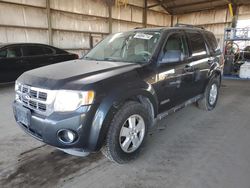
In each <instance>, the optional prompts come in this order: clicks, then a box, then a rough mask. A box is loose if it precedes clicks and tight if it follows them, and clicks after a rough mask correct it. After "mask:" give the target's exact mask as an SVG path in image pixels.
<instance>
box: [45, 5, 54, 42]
mask: <svg viewBox="0 0 250 188" xmlns="http://www.w3.org/2000/svg"><path fill="white" fill-rule="evenodd" d="M46 10H47V21H48V37H49V44H50V45H53V40H52V25H51V11H50V0H46Z"/></svg>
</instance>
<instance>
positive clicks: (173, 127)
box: [0, 80, 250, 188]
mask: <svg viewBox="0 0 250 188" xmlns="http://www.w3.org/2000/svg"><path fill="white" fill-rule="evenodd" d="M13 87H14V86H13V85H7V86H1V87H0V129H1V132H0V133H1V134H0V148H1V150H0V187H25V188H28V187H74V188H77V187H81V188H83V187H91V188H95V187H97V188H99V187H105V188H110V187H112V188H116V187H119V188H122V187H126V188H130V187H131V188H148V187H150V188H151V187H159V188H161V187H162V188H163V187H164V188H201V187H202V188H249V187H250V147H249V146H250V110H249V109H250V81H239V80H237V81H236V80H224V81H223V85H222V88H221V92H220V98H219V101H218V104H217V107H216V109H215V110H213V111H211V112H205V111H202V110H200V109H198V108H196V107H195V106H194V105H190V106H188V107H186V108H184V109H182V110H180V111H179V112H177V113H175V114H172V115H170V116H168V117H167V118H165V119H163V120H161V121H160V122H158V124H157V127H158V128H157V129H155V130H153V131H151V134H149V135H148V137H147V140H146V144H145V146H144V148H143V151H142V153H141V155H140V157H139V158H138V159H137V160H135V161H133V162H131V163H129V164H126V165H122V166H119V165H116V164H113V163H111V162H109V161H108V160H107V159H106V158H104V157H103V156H102V154H101V153H94V154H91V155H89V156H88V157H85V158H80V157H74V156H70V155H67V154H65V153H63V152H61V151H58V150H56V149H55V148H53V147H50V146H48V145H45V144H43V143H40V142H39V141H36V140H35V139H34V138H32V137H30V136H28V135H26V134H25V133H24V132H23V131H22V130H21V129H20V128H19V127H18V126H17V125H16V123H15V121H14V119H13V115H12V109H11V102H12V100H13V98H14V92H13Z"/></svg>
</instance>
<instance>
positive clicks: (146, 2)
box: [143, 0, 148, 27]
mask: <svg viewBox="0 0 250 188" xmlns="http://www.w3.org/2000/svg"><path fill="white" fill-rule="evenodd" d="M147 10H148V0H144V9H143V27H147V16H148V15H147V14H148V11H147Z"/></svg>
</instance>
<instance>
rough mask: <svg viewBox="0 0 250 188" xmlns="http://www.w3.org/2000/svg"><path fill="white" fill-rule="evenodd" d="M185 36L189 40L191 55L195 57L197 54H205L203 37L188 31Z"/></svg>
mask: <svg viewBox="0 0 250 188" xmlns="http://www.w3.org/2000/svg"><path fill="white" fill-rule="evenodd" d="M187 36H188V39H189V42H190V47H191V56H192V57H197V56H201V55H206V54H207V48H206V45H205V42H204V39H203V37H202V35H201V34H200V33H198V32H188V33H187Z"/></svg>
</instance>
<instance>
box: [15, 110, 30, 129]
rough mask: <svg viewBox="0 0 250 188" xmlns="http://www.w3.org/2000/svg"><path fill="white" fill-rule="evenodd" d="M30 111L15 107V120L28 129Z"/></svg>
mask: <svg viewBox="0 0 250 188" xmlns="http://www.w3.org/2000/svg"><path fill="white" fill-rule="evenodd" d="M30 115H31V113H30V110H29V109H27V108H24V107H20V106H17V107H16V118H17V121H18V122H20V123H22V124H23V125H25V126H27V127H29V126H30Z"/></svg>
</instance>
